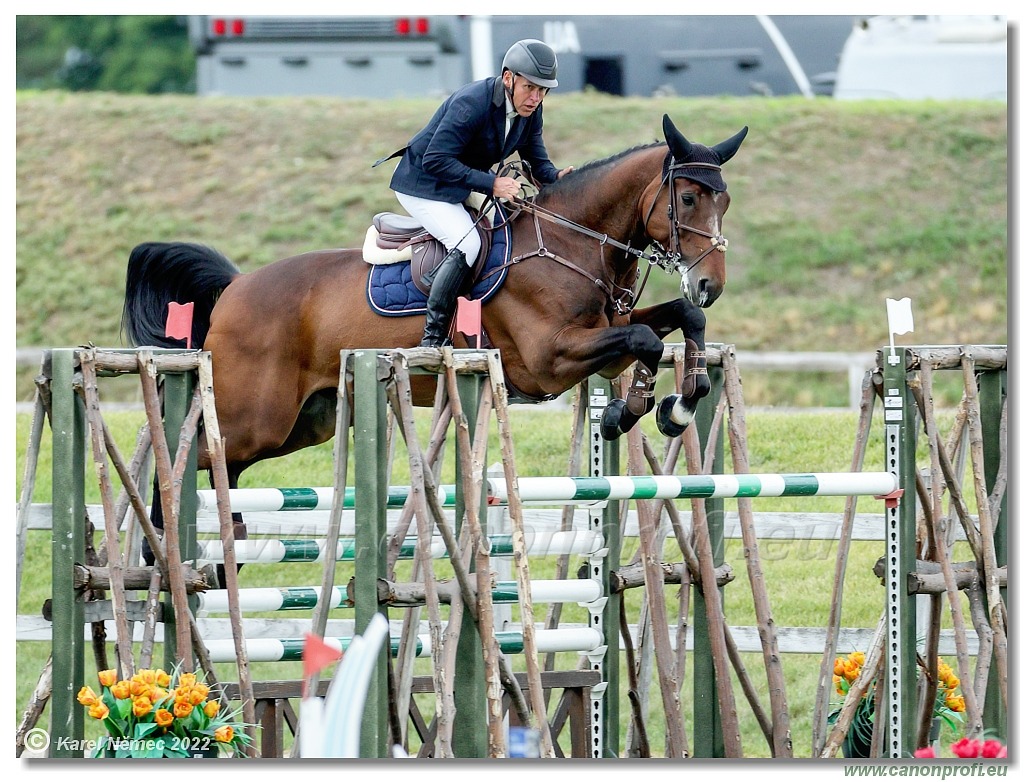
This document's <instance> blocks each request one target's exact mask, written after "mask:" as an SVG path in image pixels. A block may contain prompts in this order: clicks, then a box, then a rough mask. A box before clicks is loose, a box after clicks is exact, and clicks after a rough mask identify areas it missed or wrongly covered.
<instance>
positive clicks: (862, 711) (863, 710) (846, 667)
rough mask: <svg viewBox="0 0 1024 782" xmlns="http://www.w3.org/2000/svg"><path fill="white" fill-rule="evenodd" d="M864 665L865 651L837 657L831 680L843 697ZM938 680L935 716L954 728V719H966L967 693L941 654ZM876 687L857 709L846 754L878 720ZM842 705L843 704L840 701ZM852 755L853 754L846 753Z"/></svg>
mask: <svg viewBox="0 0 1024 782" xmlns="http://www.w3.org/2000/svg"><path fill="white" fill-rule="evenodd" d="M863 665H864V653H863V652H852V653H851V654H850V655H848V656H847V657H837V658H836V660H835V664H834V665H833V668H832V683H833V684H835V688H836V694H837V695H838V696H839V697H840V699H841V700H845V699H846V694H847V693H848V692H849V691H850V685H851V684H853V682H854V681H856V679H857V678H858V677H859V676H860V672H861V667H862V666H863ZM938 675H939V681H938V682H937V685H936V693H935V706H934V709H933V717H934V718H935V719H941V720H942V721H943V722H944V723H946V724H947V725H948V726H949V727H951V728H955V727H956V723H955V722H954V720H960V721H962V720H963V717H961V716H960V714H961V713H963V711H964V710H965V706H964V697H963V695H960V694H958V693H957V688H959V687H960V679H959V678H958V677H957V675H956V672H955V671H954V670H953V669H952V668H951V667H950V666H949V665H947V664H946V663H945V662H943V661H942V658H941V657H940V658H939V665H938ZM873 689H874V688H873V687H872V686H869V687H868V689H867V690H865V692H864V695H863V696H862V697H861V701H860V703H858V704H857V711H856V713H855V714H854V718H853V722H852V723H851V725H850V733H849V734H848V735H847V741H846V742H844V754H845V752H846V749H847V745H848V744H852V745H856V744H857V743H864V742H865V741H870V737H871V730H872V728H871V726H872V723H874V720H875V706H874V695H873V694H872V693H873ZM840 705H841V704H840ZM838 716H839V708H838V706H837V708H836V709H835V711H833V712H832V714H830V715H829V720H830V722H831V721H834V720H835V719H836V718H837V717H838ZM846 756H847V757H850V755H846Z"/></svg>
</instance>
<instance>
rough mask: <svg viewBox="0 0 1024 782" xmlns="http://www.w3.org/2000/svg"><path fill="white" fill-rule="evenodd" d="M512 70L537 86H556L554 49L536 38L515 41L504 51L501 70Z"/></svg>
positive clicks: (556, 63) (556, 64) (556, 70)
mask: <svg viewBox="0 0 1024 782" xmlns="http://www.w3.org/2000/svg"><path fill="white" fill-rule="evenodd" d="M505 71H512V73H518V74H520V75H521V76H525V77H526V78H527V79H529V80H530V81H531V82H533V83H534V84H536V85H537V86H538V87H547V88H548V89H550V88H552V87H557V86H558V79H556V78H555V77H556V76H557V75H558V58H557V57H555V50H554V49H552V48H551V47H550V46H548V45H547V44H546V43H544V42H543V41H538V40H537V39H536V38H526V39H524V40H522V41H516V42H515V43H514V44H512V46H510V47H509V50H508V51H507V52H505V59H503V60H502V61H501V72H502V73H504V72H505Z"/></svg>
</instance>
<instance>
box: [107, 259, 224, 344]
mask: <svg viewBox="0 0 1024 782" xmlns="http://www.w3.org/2000/svg"><path fill="white" fill-rule="evenodd" d="M240 273H241V272H240V271H239V270H238V268H237V267H236V266H235V265H234V264H233V263H231V261H229V260H228V259H227V258H225V257H224V256H223V255H221V254H220V253H219V252H217V251H216V250H214V249H212V248H210V247H205V246H203V245H200V244H188V243H185V242H146V243H145V244H140V245H138V246H137V247H136V248H135V249H134V250H132V252H131V256H129V258H128V273H127V276H126V278H125V291H124V310H123V311H122V313H121V333H122V334H123V335H126V336H127V338H128V341H129V343H130V344H131V345H134V346H141V345H152V346H154V347H162V348H180V347H181V346H182V345H181V343H182V340H180V339H173V338H168V337H167V336H166V330H167V312H168V308H167V305H168V303H170V302H177V303H178V304H187V303H188V302H192V303H193V310H192V347H193V348H201V347H202V346H203V342H204V341H205V340H206V334H207V332H208V331H209V330H210V313H211V312H212V311H213V307H214V305H215V304H216V303H217V298H218V297H219V296H220V293H221V291H223V290H224V289H225V288H226V287H227V286H228V284H229V283H230V282H231V281H232V280H233V279H234V278H235V277H236V276H238V275H239V274H240Z"/></svg>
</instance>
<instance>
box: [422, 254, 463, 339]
mask: <svg viewBox="0 0 1024 782" xmlns="http://www.w3.org/2000/svg"><path fill="white" fill-rule="evenodd" d="M467 277H469V267H468V266H467V265H466V254H465V253H464V252H462V250H459V249H458V248H456V249H454V250H452V251H451V252H449V253H448V255H446V256H445V257H444V260H443V261H441V263H440V265H438V267H437V271H436V272H435V273H434V282H433V283H432V284H431V286H430V296H429V297H427V323H426V326H425V327H424V329H423V339H422V340H421V341H420V346H421V347H425V348H439V347H441V346H442V345H444V344H445V343H446V342H447V341H448V327H449V326H450V325H451V322H452V313H453V312H454V310H455V299H456V298H457V297H458V295H459V291H461V290H462V285H463V283H465V282H466V278H467Z"/></svg>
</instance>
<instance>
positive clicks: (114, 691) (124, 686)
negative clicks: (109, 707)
mask: <svg viewBox="0 0 1024 782" xmlns="http://www.w3.org/2000/svg"><path fill="white" fill-rule="evenodd" d="M110 694H111V695H113V696H114V697H115V698H117V699H118V700H119V701H126V700H128V699H129V698H130V697H131V696H132V686H131V684H130V683H129V682H126V681H124V680H122V681H119V682H118V683H117V684H115V685H114V686H113V687H111V688H110Z"/></svg>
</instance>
